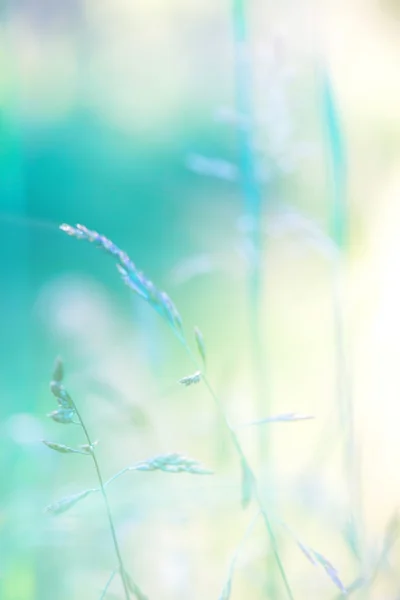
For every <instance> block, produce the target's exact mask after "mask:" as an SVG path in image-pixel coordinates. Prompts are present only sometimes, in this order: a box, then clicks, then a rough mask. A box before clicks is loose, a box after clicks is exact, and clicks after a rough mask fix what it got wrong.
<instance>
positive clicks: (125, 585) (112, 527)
mask: <svg viewBox="0 0 400 600" xmlns="http://www.w3.org/2000/svg"><path fill="white" fill-rule="evenodd" d="M72 402H73V401H72ZM73 405H74V410H75V412H76V416H77V417H78V420H79V423H80V425H81V426H82V429H83V432H84V434H85V437H86V440H87V443H88V445H89V447H90V448H92V451H91V453H90V455H91V457H92V460H93V464H94V468H95V471H96V475H97V479H98V481H99V485H100V489H99V491H100V493H101V495H102V497H103V501H104V506H105V508H106V513H107V519H108V524H109V527H110V532H111V537H112V540H113V544H114V550H115V554H116V556H117V560H118V570H119V573H120V577H121V581H122V585H123V588H124V595H125V600H131V596H130V593H129V586H128V581H127V578H126V572H125V567H124V563H123V560H122V555H121V550H120V547H119V544H118V539H117V533H116V531H115V525H114V520H113V516H112V512H111V508H110V503H109V501H108V497H107V493H106V489H105V485H104V482H103V476H102V474H101V471H100V466H99V463H98V460H97V457H96V454H95V450H94V447H93V443H92V440H91V438H90V435H89V432H88V430H87V429H86V425H85V423H84V421H83V419H82V417H81V415H80V413H79V410H78V408H77V406H76V404H75V402H73Z"/></svg>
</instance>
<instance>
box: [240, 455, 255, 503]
mask: <svg viewBox="0 0 400 600" xmlns="http://www.w3.org/2000/svg"><path fill="white" fill-rule="evenodd" d="M241 467H242V507H243V508H247V507H248V505H249V504H250V502H251V498H252V495H253V476H252V473H251V471H250V470H249V468H248V466H247V465H246V463H245V462H244V461H243V460H242V463H241Z"/></svg>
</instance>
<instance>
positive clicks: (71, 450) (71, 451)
mask: <svg viewBox="0 0 400 600" xmlns="http://www.w3.org/2000/svg"><path fill="white" fill-rule="evenodd" d="M42 442H43V444H44V445H45V446H47V447H48V448H50V449H51V450H55V451H56V452H60V453H61V454H84V455H86V456H88V452H85V451H84V450H76V449H75V448H71V447H70V446H65V445H64V444H57V443H56V442H48V441H47V440H42Z"/></svg>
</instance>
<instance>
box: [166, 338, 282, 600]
mask: <svg viewBox="0 0 400 600" xmlns="http://www.w3.org/2000/svg"><path fill="white" fill-rule="evenodd" d="M177 337H178V339H179V341H180V342H181V343H182V345H183V346H184V348H185V350H186V352H187V354H188V355H189V357H190V359H191V361H192V362H193V364H194V365H195V367H196V368H197V369H198V370H200V368H201V365H200V364H199V362H198V361H197V359H196V358H195V357H194V355H193V353H192V351H191V349H190V347H189V345H188V344H187V342H186V340H185V339H184V338H182V337H181V336H179V335H178V336H177ZM202 380H203V382H204V384H205V386H206V388H207V390H208V392H209V394H210V396H211V397H212V399H213V401H214V405H215V407H216V409H217V411H218V414H219V416H220V419H221V421H222V423H223V425H224V428H225V429H226V430H227V432H228V434H229V438H230V440H231V442H232V444H233V446H234V448H235V450H236V453H237V455H238V456H239V458H240V461H241V463H242V465H243V467H244V468H245V469H246V471H247V473H248V475H249V478H250V480H251V485H252V489H253V495H254V499H255V501H256V503H257V506H258V508H259V510H260V512H261V515H262V518H263V521H264V524H265V527H266V529H267V532H268V536H269V539H270V542H271V548H272V553H273V555H274V558H275V562H276V565H277V567H278V571H279V574H280V576H281V579H282V582H283V585H284V587H285V590H286V593H287V597H288V598H289V599H290V600H294V596H293V592H292V589H291V587H290V583H289V580H288V577H287V575H286V571H285V568H284V566H283V563H282V559H281V557H280V553H279V549H278V544H277V540H276V536H275V533H274V531H273V528H272V525H271V521H270V517H269V514H268V511H267V509H266V507H265V504H264V501H263V499H262V497H261V493H260V491H259V487H258V481H257V477H256V476H255V474H254V471H253V469H252V468H251V466H250V464H249V462H248V460H247V457H246V455H245V453H244V450H243V448H242V445H241V443H240V440H239V438H238V436H237V433H236V431H235V429H234V428H233V427H232V425H231V424H230V422H229V420H228V417H227V415H226V413H225V409H224V407H223V405H222V402H221V400H220V399H219V397H218V395H217V393H216V392H215V390H214V388H213V386H212V385H211V383H210V381H209V379H208V377H207V376H206V375H205V374H204V373H202Z"/></svg>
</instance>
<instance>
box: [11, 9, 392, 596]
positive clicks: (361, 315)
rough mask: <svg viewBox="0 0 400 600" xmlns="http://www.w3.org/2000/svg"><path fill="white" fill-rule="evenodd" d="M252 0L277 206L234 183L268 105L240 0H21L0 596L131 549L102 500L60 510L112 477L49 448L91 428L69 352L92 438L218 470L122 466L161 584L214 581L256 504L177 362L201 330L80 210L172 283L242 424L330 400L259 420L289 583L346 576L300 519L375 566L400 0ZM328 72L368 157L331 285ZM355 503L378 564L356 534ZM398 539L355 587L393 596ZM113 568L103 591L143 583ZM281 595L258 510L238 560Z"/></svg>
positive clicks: (133, 529)
mask: <svg viewBox="0 0 400 600" xmlns="http://www.w3.org/2000/svg"><path fill="white" fill-rule="evenodd" d="M236 6H240V3H237V5H236ZM246 8H247V16H246V19H247V22H248V23H247V24H248V36H249V40H248V41H249V48H248V51H249V55H250V57H251V60H250V63H249V71H251V73H250V74H251V78H250V79H249V84H248V88H246V92H247V94H248V96H249V97H250V99H251V100H252V104H253V108H252V121H253V134H254V148H253V152H252V153H251V158H252V159H253V160H254V162H255V165H256V171H257V185H258V186H259V187H258V189H259V191H260V192H261V195H262V215H261V217H260V215H258V214H257V213H254V214H249V207H250V213H251V206H250V205H251V202H250V205H249V202H248V199H247V201H246V198H245V197H244V194H243V189H242V185H241V179H242V177H243V172H244V170H245V168H246V165H244V164H243V156H242V152H241V151H242V150H243V147H242V146H241V145H243V140H242V141H241V136H240V131H243V130H244V128H245V127H247V126H248V121H247V120H246V119H245V120H244V121H243V115H241V114H239V113H238V107H237V105H236V102H237V97H238V95H237V94H236V92H235V89H236V86H237V80H236V75H235V73H236V74H237V70H236V66H235V65H236V61H237V58H235V57H237V56H238V53H237V51H238V50H239V51H240V47H239V46H240V44H239V40H238V39H237V38H236V40H235V34H234V23H235V21H236V24H237V23H238V11H237V9H236V11H235V8H234V5H231V3H229V2H200V1H199V0H193V1H192V2H187V1H185V2H184V1H182V0H170V1H169V2H164V1H161V0H146V1H141V2H127V1H126V0H112V1H111V0H87V1H84V0H69V1H68V2H51V1H50V0H35V1H33V0H3V1H2V3H1V8H0V11H1V12H0V19H1V21H0V110H1V120H0V249H1V252H0V282H1V288H0V289H1V294H0V340H1V341H0V353H1V355H0V398H1V402H0V466H1V469H0V477H1V479H0V481H1V483H0V598H1V599H2V600H50V599H51V600H64V599H65V600H66V599H67V598H68V599H70V598H74V599H75V598H76V599H81V598H82V599H83V598H85V600H86V599H89V598H93V599H96V598H99V597H100V594H101V589H102V587H103V586H104V584H105V582H106V580H107V578H108V576H109V573H110V572H111V571H112V569H113V568H114V567H115V557H114V555H113V551H112V545H111V538H110V534H109V531H108V529H107V523H106V520H105V514H104V509H103V506H102V504H101V499H100V498H98V497H97V496H93V497H90V498H87V499H86V500H84V501H82V503H80V504H77V505H76V506H75V507H74V508H73V509H71V510H70V511H69V512H67V513H65V514H64V515H60V516H59V517H54V518H53V517H49V516H48V515H45V514H44V513H43V508H44V507H45V506H46V505H47V504H49V502H53V501H55V500H57V499H59V498H62V497H63V496H65V495H68V494H73V493H76V492H78V491H80V490H83V489H85V488H87V487H91V486H93V485H96V482H95V477H94V473H93V468H92V465H91V464H89V459H86V458H85V457H82V456H79V455H72V456H63V455H59V454H56V453H52V452H51V451H50V450H49V449H48V448H46V447H45V446H44V445H42V444H41V442H40V440H41V439H43V438H46V439H50V440H51V441H59V442H62V443H66V444H71V445H73V444H79V443H81V442H83V441H84V440H82V436H81V433H80V431H79V430H78V428H77V427H73V426H63V425H57V424H55V423H53V422H52V421H50V420H49V419H47V418H46V413H48V412H50V411H51V410H53V409H54V408H55V406H54V398H53V397H52V396H51V394H50V392H49V389H48V382H49V380H50V377H51V372H52V365H53V360H54V358H55V356H56V355H58V354H61V355H62V356H63V358H64V361H65V365H66V373H67V375H66V385H67V387H68V389H69V391H70V392H71V394H73V396H74V398H75V400H76V402H77V403H79V406H80V407H81V410H82V413H83V415H84V417H85V420H86V421H87V426H88V428H89V430H90V432H91V433H92V435H93V437H94V438H95V439H98V440H99V446H98V456H99V460H100V462H101V465H102V469H103V471H104V474H105V477H109V476H111V475H112V474H113V473H114V472H116V471H117V470H119V469H120V468H122V467H124V466H126V465H128V464H133V463H134V462H137V461H139V460H143V459H145V458H147V457H149V456H152V455H155V454H160V453H166V452H174V451H177V452H181V453H184V454H187V455H189V456H193V457H194V458H197V459H198V460H201V461H203V462H204V463H205V464H206V465H207V466H209V467H210V468H212V469H213V470H214V471H215V475H214V476H213V477H210V478H205V477H204V478H203V477H195V476H190V475H179V476H174V475H167V474H162V473H160V474H158V473H149V474H141V473H136V474H128V475H126V476H125V478H124V479H121V480H118V481H116V482H115V483H114V484H113V488H112V489H111V488H110V501H111V503H112V507H113V511H114V515H115V520H116V523H117V528H118V532H119V537H120V540H121V545H122V548H123V555H124V558H125V560H126V563H127V564H128V566H129V568H130V571H131V572H132V574H133V575H134V577H135V579H136V580H137V582H138V583H139V584H140V586H141V587H142V588H143V590H144V591H145V592H146V594H148V596H149V598H154V599H155V598H159V599H160V600H161V599H163V600H180V599H182V600H183V599H185V600H187V599H189V598H190V599H192V600H196V599H200V598H201V599H203V598H215V599H217V598H218V597H219V594H220V592H221V589H222V586H223V583H224V581H225V579H226V576H227V571H228V567H229V561H230V559H231V557H232V554H233V552H234V549H235V548H236V546H237V544H238V542H239V540H240V538H241V537H242V535H243V533H244V531H245V528H246V526H247V523H248V522H249V520H251V518H252V515H253V514H254V512H255V510H256V509H255V508H254V507H253V506H251V507H250V508H248V509H247V510H246V511H243V510H242V509H241V507H240V471H239V468H238V465H237V459H236V457H235V456H234V454H233V452H232V448H231V445H230V441H229V439H228V438H227V436H226V433H225V432H224V430H223V428H221V424H220V423H219V420H218V417H217V415H216V412H215V407H214V405H213V403H212V399H211V398H210V397H209V396H208V394H207V391H206V389H205V388H204V387H203V386H202V384H199V385H198V386H193V387H190V388H187V389H186V388H183V387H181V386H179V385H178V384H177V383H176V382H177V381H178V380H179V379H180V378H181V377H183V376H185V375H188V374H190V372H191V371H192V366H191V364H190V362H189V360H188V358H187V357H186V356H185V353H184V351H183V350H182V349H181V348H180V347H179V344H178V343H177V341H176V340H175V339H174V338H173V336H172V335H171V333H170V331H169V330H168V328H167V327H166V326H165V324H164V323H163V322H162V320H161V319H160V318H159V317H158V316H157V315H156V314H155V313H154V312H153V311H152V310H151V308H150V307H148V306H147V305H145V304H144V303H142V302H141V301H140V299H138V298H135V297H133V296H132V295H131V293H130V292H129V290H128V289H126V288H124V287H123V285H122V284H121V282H120V280H119V278H118V276H117V273H116V270H115V268H114V266H113V263H112V261H111V260H110V259H109V257H106V256H105V255H103V254H102V253H101V252H100V251H98V250H96V249H95V248H93V247H91V246H90V245H89V244H86V243H84V242H78V241H76V240H73V239H70V238H68V237H67V236H65V235H64V234H63V233H62V232H60V231H59V230H58V225H59V224H60V223H63V222H68V223H72V224H74V223H77V222H78V223H84V224H86V225H87V226H88V227H90V228H93V229H96V230H98V231H101V232H102V233H104V234H105V235H107V236H108V237H110V238H111V239H113V240H114V241H115V242H116V243H117V244H119V245H120V246H121V247H122V248H123V249H125V250H126V251H127V252H129V254H130V256H131V257H132V259H133V260H134V261H135V263H136V264H137V265H138V266H139V267H140V269H143V271H144V272H145V273H146V274H147V276H148V277H150V278H151V279H152V280H153V281H154V282H155V283H156V284H157V285H158V286H160V287H161V288H162V289H165V290H167V292H168V293H169V294H170V295H171V297H172V298H173V299H174V301H175V303H176V304H177V306H178V307H179V310H180V311H181V314H182V316H183V319H184V322H185V325H186V327H187V330H188V331H190V330H191V328H192V327H193V325H198V326H199V327H200V328H201V330H202V332H203V334H204V337H205V340H206V346H207V360H208V370H209V376H210V379H211V380H212V382H213V384H214V385H215V388H216V389H217V391H218V393H219V394H220V397H221V399H222V401H223V403H224V405H225V406H226V410H227V413H228V415H229V418H230V420H231V421H232V422H233V423H234V424H235V425H236V424H238V425H239V424H241V423H246V422H248V421H251V420H254V419H260V418H263V417H266V416H268V415H270V414H281V413H288V412H298V413H304V414H311V415H315V416H316V419H315V420H312V421H304V422H298V423H276V424H273V425H271V424H270V425H267V426H263V428H262V429H259V430H256V429H254V428H251V429H243V430H240V431H241V433H240V436H241V440H242V442H243V445H244V448H245V450H246V452H247V454H248V456H249V457H250V459H251V461H252V464H253V465H254V467H255V469H256V471H257V474H258V475H259V478H260V486H261V490H262V494H263V496H264V498H265V500H266V502H268V504H269V505H270V507H271V510H272V513H273V515H274V523H275V527H276V528H277V532H279V533H278V538H279V545H280V548H281V553H282V558H283V562H284V565H285V569H286V570H287V573H288V577H289V580H290V582H291V585H292V587H293V593H294V597H295V598H296V599H307V600H313V599H318V600H321V599H325V598H326V599H333V598H335V597H339V596H338V591H337V590H335V586H334V583H333V582H332V581H331V579H330V578H329V577H328V576H327V574H326V573H325V572H324V570H323V569H322V568H321V567H320V566H319V567H318V566H313V565H311V564H310V563H309V562H308V561H307V559H306V558H305V556H304V555H303V554H302V553H301V551H300V550H299V548H298V546H297V545H296V543H295V542H294V539H293V536H290V535H289V534H288V533H287V531H286V530H285V529H284V528H282V527H280V526H279V525H278V522H279V520H283V521H284V522H285V523H287V524H288V526H289V527H290V529H291V530H292V531H293V532H294V534H295V536H297V537H298V538H299V539H300V540H301V542H302V543H303V544H305V545H307V546H310V547H312V548H314V549H315V550H318V551H319V552H320V553H322V555H323V556H325V557H326V558H327V559H328V560H329V561H330V562H331V563H332V564H333V565H334V566H335V567H336V568H337V569H338V571H339V573H340V577H341V579H342V580H343V582H344V584H345V585H350V584H351V583H352V582H353V581H354V580H356V579H357V578H358V577H359V576H360V574H361V573H362V572H363V571H364V574H366V576H368V575H369V574H370V573H371V572H373V571H374V566H375V564H376V561H377V557H378V556H379V553H380V551H381V548H382V547H383V546H385V543H387V538H386V542H385V529H386V527H387V523H388V521H389V519H390V518H391V517H392V516H393V514H394V512H395V510H396V508H397V505H398V502H399V495H400V470H399V468H398V464H399V458H400V446H399V435H398V427H399V426H398V424H399V417H400V414H399V413H400V409H399V406H400V402H399V393H400V392H399V389H400V388H399V383H398V369H399V364H400V320H399V317H398V313H399V305H400V287H399V285H398V278H399V277H398V265H399V264H400V241H399V240H400V237H399V222H400V202H399V194H400V176H399V173H400V170H399V166H400V121H399V119H398V114H399V110H398V107H399V105H400V79H399V77H398V64H399V58H400V37H399V33H400V3H399V2H398V1H397V0H362V1H361V0H354V1H353V2H351V3H349V2H347V1H345V0H339V1H338V0H336V1H335V2H333V1H332V2H331V1H330V0H327V1H325V2H323V3H322V2H312V1H311V0H309V1H305V0H304V1H303V2H294V1H293V0H292V1H289V0H287V1H285V2H279V3H273V2H260V1H258V2H257V1H254V2H250V1H249V2H247V3H246ZM321 73H323V74H325V75H324V76H325V78H328V77H329V80H330V85H331V89H332V90H333V98H334V102H335V104H336V110H337V113H338V115H339V122H340V127H341V132H342V137H343V140H344V153H343V155H342V157H341V160H342V162H343V164H344V162H346V165H347V180H346V182H345V184H346V185H345V186H344V187H345V188H346V190H345V189H344V187H343V188H342V189H341V192H342V196H341V198H340V199H339V204H341V203H343V202H345V206H346V211H345V212H343V210H342V212H341V213H340V218H341V219H342V225H343V226H344V230H347V233H346V236H345V244H344V247H343V248H342V249H341V254H342V256H343V260H341V261H340V264H341V267H340V270H341V272H340V276H341V279H342V285H341V291H342V300H341V301H340V302H339V303H337V302H336V304H335V301H334V297H335V292H336V291H337V287H338V286H337V278H336V268H335V266H336V263H337V253H338V250H337V248H336V245H335V244H336V242H337V241H338V240H335V239H333V240H332V239H331V238H330V237H329V236H330V234H331V232H332V230H333V229H334V227H333V226H332V218H333V217H332V215H333V216H334V215H335V201H336V203H338V198H337V197H336V200H335V195H334V193H333V190H334V187H335V174H333V177H332V173H331V170H330V167H329V165H330V158H329V157H330V152H331V151H332V144H331V143H330V138H329V135H328V136H327V135H326V123H325V122H324V110H323V101H322V100H321ZM247 74H249V73H247ZM242 83H243V82H242ZM239 87H240V83H239ZM242 92H243V90H242ZM239 102H240V94H239ZM239 108H240V107H239ZM247 116H249V115H247ZM245 117H246V115H245ZM238 133H239V135H238ZM331 142H332V139H331ZM344 192H345V193H344ZM341 206H343V205H342V204H341ZM336 208H337V205H336ZM336 214H337V213H336ZM255 217H257V219H256V220H255ZM254 229H256V230H257V229H259V230H260V231H261V232H262V241H263V252H262V263H261V267H260V269H259V272H258V276H259V279H260V280H261V282H262V290H261V293H260V296H259V301H260V305H261V310H260V318H259V320H258V322H257V323H256V329H257V331H258V338H259V339H261V340H262V342H263V346H264V349H263V351H262V353H260V352H258V354H257V352H256V354H255V353H254V346H253V345H254V339H253V341H252V336H251V323H252V322H253V326H254V319H252V317H254V313H255V308H254V297H253V298H252V296H251V294H249V275H248V272H249V268H250V267H251V265H252V264H253V262H252V261H253V259H254V247H253V246H252V243H251V242H252V231H254ZM256 252H257V249H256ZM335 306H336V308H335ZM335 310H336V316H337V315H338V314H339V316H340V317H341V319H342V320H343V323H344V330H345V334H344V339H343V343H342V344H341V342H340V339H339V343H338V339H337V328H336V334H335ZM342 346H343V348H344V350H345V354H346V363H345V364H341V363H340V360H339V367H340V372H339V376H340V379H341V380H342V381H343V380H344V381H345V389H344V392H343V391H342V392H340V389H339V394H338V390H337V383H336V377H337V376H336V372H337V366H338V357H339V359H340V355H341V349H342ZM255 356H256V360H254V357H255ZM254 362H256V363H257V364H258V373H257V372H255V369H254ZM257 381H258V382H259V383H258V384H257ZM260 382H262V383H260ZM260 386H261V387H260ZM257 387H258V389H257ZM346 393H349V394H350V393H351V404H352V407H353V410H354V435H351V436H350V437H352V439H353V440H354V439H355V440H356V447H357V453H356V455H357V460H356V461H355V464H356V467H357V468H356V472H352V473H351V474H350V475H351V476H350V480H351V481H352V482H353V483H354V485H350V486H349V477H348V474H347V471H348V469H347V468H346V461H347V462H348V458H349V454H346V452H348V450H347V451H346V449H345V445H346V444H345V441H346V436H347V434H348V430H347V429H346V423H347V424H348V422H346V423H345V425H344V426H343V424H342V425H341V424H340V402H341V398H340V397H343V396H344V395H346ZM339 396H340V397H339ZM264 400H265V402H264ZM347 417H348V415H347ZM346 457H347V458H346ZM349 487H350V488H354V489H355V491H354V493H352V494H349V493H348V491H349ZM352 505H353V508H352ZM352 510H353V512H355V515H356V517H357V519H356V520H357V521H358V529H359V532H361V534H360V535H361V538H362V540H361V545H362V553H361V554H362V556H361V560H359V559H358V558H357V557H356V556H354V553H353V552H352V550H351V535H350V533H349V525H348V520H349V515H351V513H352ZM392 533H393V532H392ZM399 560H400V555H399V550H398V548H396V546H394V547H393V548H391V550H390V552H389V553H388V557H387V558H385V559H384V560H382V561H381V564H380V571H379V575H378V576H377V577H376V578H375V579H374V581H373V585H371V586H369V588H367V589H364V590H363V591H359V592H355V593H354V597H355V598H371V599H374V600H375V599H385V600H396V599H398V598H400V577H399V575H398V573H399V568H398V567H399ZM118 586H119V583H118V582H117V581H116V582H115V584H114V585H113V587H112V588H111V590H110V592H109V594H108V595H107V598H110V599H111V598H122V593H121V590H120V589H119V587H118ZM118 594H119V595H118ZM284 597H285V596H284V590H283V588H282V586H281V583H280V581H279V576H278V575H277V573H276V569H275V567H274V563H273V560H272V559H271V552H270V548H269V545H268V538H267V534H266V531H265V529H264V528H263V525H262V522H261V520H260V522H259V523H258V525H257V526H256V528H255V530H254V532H253V534H252V536H251V537H249V539H248V540H247V542H246V544H245V546H244V547H243V550H242V552H241V554H240V558H239V561H238V564H237V573H236V576H235V579H234V584H233V588H232V599H233V600H239V599H245V598H246V599H247V598H253V599H255V600H257V599H259V598H260V599H261V598H279V599H280V598H284Z"/></svg>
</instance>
